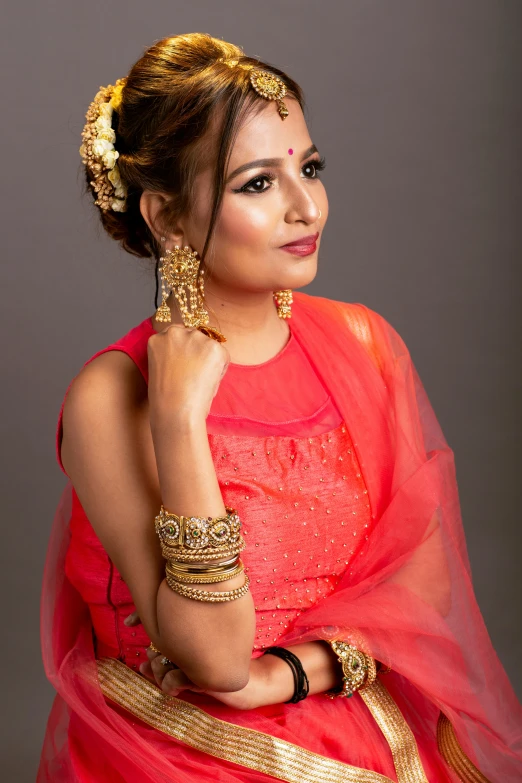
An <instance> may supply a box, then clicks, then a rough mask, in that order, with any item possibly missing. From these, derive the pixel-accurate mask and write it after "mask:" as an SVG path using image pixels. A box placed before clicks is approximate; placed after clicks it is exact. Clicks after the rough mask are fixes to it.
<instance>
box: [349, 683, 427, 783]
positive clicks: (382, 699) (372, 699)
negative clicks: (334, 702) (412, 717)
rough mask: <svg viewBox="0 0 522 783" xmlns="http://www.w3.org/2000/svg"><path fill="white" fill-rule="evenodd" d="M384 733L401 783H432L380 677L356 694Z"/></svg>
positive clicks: (403, 720)
mask: <svg viewBox="0 0 522 783" xmlns="http://www.w3.org/2000/svg"><path fill="white" fill-rule="evenodd" d="M357 693H359V695H360V696H361V698H362V700H363V701H364V703H365V704H366V706H367V707H368V709H369V710H370V712H371V713H372V715H373V717H374V718H375V722H376V723H377V724H378V726H379V728H380V730H381V731H382V733H383V734H384V736H385V738H386V741H387V743H388V745H389V746H390V750H391V752H392V756H393V763H394V765H395V772H396V773H397V780H398V783H429V781H428V778H427V777H426V774H425V772H424V768H423V766H422V761H421V759H420V756H419V749H418V747H417V741H416V739H415V737H414V735H413V732H412V730H411V729H410V727H409V726H408V724H407V722H406V719H405V717H404V715H403V714H402V712H401V711H400V709H399V708H398V706H397V704H396V703H395V701H394V699H393V697H392V695H391V693H390V692H389V690H388V688H387V687H386V686H385V685H383V683H382V682H381V681H380V679H379V678H378V677H376V679H375V680H374V681H373V682H372V683H371V684H370V685H366V686H365V687H363V688H359V690H358V691H357Z"/></svg>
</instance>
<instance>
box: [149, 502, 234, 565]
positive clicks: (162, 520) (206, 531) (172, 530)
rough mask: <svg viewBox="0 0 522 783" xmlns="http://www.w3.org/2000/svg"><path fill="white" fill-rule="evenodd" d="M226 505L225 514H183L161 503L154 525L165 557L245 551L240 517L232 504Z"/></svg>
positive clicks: (216, 555) (205, 557)
mask: <svg viewBox="0 0 522 783" xmlns="http://www.w3.org/2000/svg"><path fill="white" fill-rule="evenodd" d="M225 508H226V512H227V514H226V516H224V517H184V516H178V515H177V514H173V513H172V512H170V511H167V510H166V509H165V508H164V506H163V505H161V509H160V513H159V514H158V515H157V516H156V517H155V529H156V533H157V534H158V536H159V539H160V544H161V551H162V554H163V557H164V558H165V560H170V561H180V562H192V561H194V560H197V561H199V562H201V561H206V560H215V559H218V558H223V557H225V558H227V557H233V556H234V555H237V554H239V552H242V551H243V549H244V548H245V546H246V544H245V541H244V539H243V537H242V536H241V535H240V529H241V521H240V519H239V516H238V515H237V514H236V512H235V510H234V509H233V508H229V507H228V506H226V507H225Z"/></svg>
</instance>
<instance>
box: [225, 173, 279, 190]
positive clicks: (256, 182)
mask: <svg viewBox="0 0 522 783" xmlns="http://www.w3.org/2000/svg"><path fill="white" fill-rule="evenodd" d="M274 179H275V177H274V176H272V175H271V174H261V175H260V176H259V177H255V179H251V180H250V182H247V184H246V185H243V187H241V188H238V189H237V190H234V193H264V192H265V190H270V188H269V187H268V188H263V187H262V184H263V182H265V181H266V182H269V183H271V182H273V181H274ZM260 185H261V187H259V186H260ZM251 188H253V189H252V190H251Z"/></svg>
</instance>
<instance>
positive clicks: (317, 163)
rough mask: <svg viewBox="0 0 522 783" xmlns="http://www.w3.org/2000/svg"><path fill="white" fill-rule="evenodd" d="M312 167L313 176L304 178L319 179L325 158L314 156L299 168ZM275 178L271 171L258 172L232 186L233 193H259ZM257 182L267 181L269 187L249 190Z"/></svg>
mask: <svg viewBox="0 0 522 783" xmlns="http://www.w3.org/2000/svg"><path fill="white" fill-rule="evenodd" d="M310 168H313V170H314V176H311V177H308V176H306V177H305V179H310V180H314V179H320V177H319V172H321V171H324V169H325V168H326V158H325V157H322V158H320V159H319V160H317V159H316V158H314V159H312V160H308V161H307V162H306V163H303V165H302V167H301V170H302V171H303V170H305V169H310ZM275 179H276V175H275V174H273V173H272V172H269V173H268V174H259V175H258V176H257V177H254V178H253V179H251V180H250V181H249V182H247V183H246V184H245V185H243V186H242V187H240V188H237V189H235V188H233V192H234V193H249V194H259V193H266V192H267V191H268V190H270V188H271V187H272V184H271V183H272V182H273V181H274V180H275ZM259 182H268V183H269V187H266V188H262V189H261V190H251V189H250V188H251V187H253V186H254V185H255V184H256V183H259Z"/></svg>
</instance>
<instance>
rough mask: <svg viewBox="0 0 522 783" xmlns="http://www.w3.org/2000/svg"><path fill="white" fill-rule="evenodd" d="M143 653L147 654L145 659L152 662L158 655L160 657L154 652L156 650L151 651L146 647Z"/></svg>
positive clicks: (150, 648)
mask: <svg viewBox="0 0 522 783" xmlns="http://www.w3.org/2000/svg"><path fill="white" fill-rule="evenodd" d="M145 652H146V653H147V658H148V659H149V661H152V660H154V658H157V656H158V655H161V653H159V652H156V650H153V649H152V647H147V649H146V650H145Z"/></svg>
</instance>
